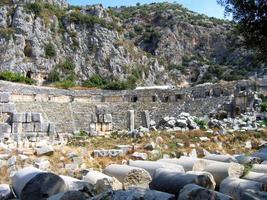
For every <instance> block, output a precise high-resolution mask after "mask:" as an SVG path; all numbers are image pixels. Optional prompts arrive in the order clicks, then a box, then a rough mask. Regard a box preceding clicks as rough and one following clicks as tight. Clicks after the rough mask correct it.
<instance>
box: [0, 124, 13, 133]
mask: <svg viewBox="0 0 267 200" xmlns="http://www.w3.org/2000/svg"><path fill="white" fill-rule="evenodd" d="M0 133H11V126H10V125H9V124H7V123H0Z"/></svg>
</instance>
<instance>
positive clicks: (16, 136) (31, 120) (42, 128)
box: [0, 92, 56, 143]
mask: <svg viewBox="0 0 267 200" xmlns="http://www.w3.org/2000/svg"><path fill="white" fill-rule="evenodd" d="M0 106H1V111H0V113H1V123H0V141H2V142H3V141H5V140H8V139H13V140H14V141H16V142H17V143H20V142H22V141H25V140H28V141H30V142H37V141H38V140H40V139H49V140H51V141H53V138H54V137H55V136H56V128H55V124H54V123H51V122H46V121H45V120H44V119H43V116H42V114H41V113H38V112H17V111H16V108H15V104H14V103H11V102H10V93H7V92H0Z"/></svg>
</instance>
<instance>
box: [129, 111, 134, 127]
mask: <svg viewBox="0 0 267 200" xmlns="http://www.w3.org/2000/svg"><path fill="white" fill-rule="evenodd" d="M128 128H129V130H130V131H133V130H134V110H128Z"/></svg>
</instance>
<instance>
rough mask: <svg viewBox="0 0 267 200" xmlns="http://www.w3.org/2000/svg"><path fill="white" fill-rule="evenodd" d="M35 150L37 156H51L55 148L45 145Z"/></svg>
mask: <svg viewBox="0 0 267 200" xmlns="http://www.w3.org/2000/svg"><path fill="white" fill-rule="evenodd" d="M35 152H36V155H37V156H44V155H46V156H49V155H52V154H53V153H54V148H53V147H52V146H43V147H40V148H36V149H35Z"/></svg>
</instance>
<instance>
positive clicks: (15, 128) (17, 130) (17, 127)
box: [12, 123, 22, 133]
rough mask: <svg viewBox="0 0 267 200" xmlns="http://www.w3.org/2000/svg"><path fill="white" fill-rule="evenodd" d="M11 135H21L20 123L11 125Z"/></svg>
mask: <svg viewBox="0 0 267 200" xmlns="http://www.w3.org/2000/svg"><path fill="white" fill-rule="evenodd" d="M12 133H22V123H12Z"/></svg>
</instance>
